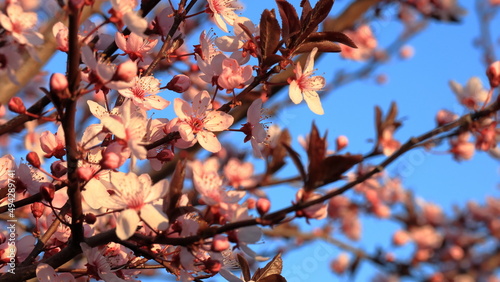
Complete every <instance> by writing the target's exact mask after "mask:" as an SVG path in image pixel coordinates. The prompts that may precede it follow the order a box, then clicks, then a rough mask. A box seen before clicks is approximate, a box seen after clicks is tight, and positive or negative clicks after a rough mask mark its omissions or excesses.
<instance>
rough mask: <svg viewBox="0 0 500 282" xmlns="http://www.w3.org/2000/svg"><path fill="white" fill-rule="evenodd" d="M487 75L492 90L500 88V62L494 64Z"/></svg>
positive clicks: (487, 71)
mask: <svg viewBox="0 0 500 282" xmlns="http://www.w3.org/2000/svg"><path fill="white" fill-rule="evenodd" d="M486 75H487V76H488V79H489V80H490V86H491V87H492V88H495V87H498V86H500V61H496V62H494V63H492V64H491V65H490V66H489V67H488V70H486Z"/></svg>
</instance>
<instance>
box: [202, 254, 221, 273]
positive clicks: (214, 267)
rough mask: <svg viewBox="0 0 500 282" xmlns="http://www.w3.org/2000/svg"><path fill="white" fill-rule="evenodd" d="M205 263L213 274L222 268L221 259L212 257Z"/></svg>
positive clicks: (208, 270)
mask: <svg viewBox="0 0 500 282" xmlns="http://www.w3.org/2000/svg"><path fill="white" fill-rule="evenodd" d="M204 264H205V267H206V268H207V269H206V271H207V272H209V273H212V274H217V273H219V271H220V269H221V268H222V263H220V261H218V260H215V259H211V258H209V259H208V260H206V261H205V262H204Z"/></svg>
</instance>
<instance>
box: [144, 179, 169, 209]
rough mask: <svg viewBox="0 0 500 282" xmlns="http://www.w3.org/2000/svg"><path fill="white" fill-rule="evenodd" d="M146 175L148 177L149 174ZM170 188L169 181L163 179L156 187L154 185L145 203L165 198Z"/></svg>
mask: <svg viewBox="0 0 500 282" xmlns="http://www.w3.org/2000/svg"><path fill="white" fill-rule="evenodd" d="M144 175H148V174H144ZM168 188H169V183H168V180H166V179H163V180H161V181H158V182H157V183H156V184H155V185H153V186H152V187H151V190H150V191H149V193H148V194H147V195H146V198H145V199H144V202H145V203H150V202H152V201H154V200H156V199H159V198H161V197H163V196H164V195H165V194H166V193H167V191H168Z"/></svg>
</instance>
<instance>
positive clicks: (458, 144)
mask: <svg viewBox="0 0 500 282" xmlns="http://www.w3.org/2000/svg"><path fill="white" fill-rule="evenodd" d="M469 138H470V134H469V133H468V132H465V133H462V134H460V135H458V136H457V138H454V139H450V144H451V146H452V147H451V149H450V152H451V153H452V154H453V158H455V160H457V161H461V160H470V159H471V158H472V157H473V156H474V152H475V149H476V148H475V146H474V143H472V142H469V141H468V140H469Z"/></svg>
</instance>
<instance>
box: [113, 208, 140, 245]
mask: <svg viewBox="0 0 500 282" xmlns="http://www.w3.org/2000/svg"><path fill="white" fill-rule="evenodd" d="M140 221H141V219H140V218H139V215H138V214H137V212H136V211H134V210H132V209H126V210H124V211H122V212H121V213H120V215H119V216H118V219H117V220H116V236H118V238H120V240H127V239H128V238H130V237H132V235H134V232H135V230H136V229H137V225H138V224H139V222H140Z"/></svg>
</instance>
